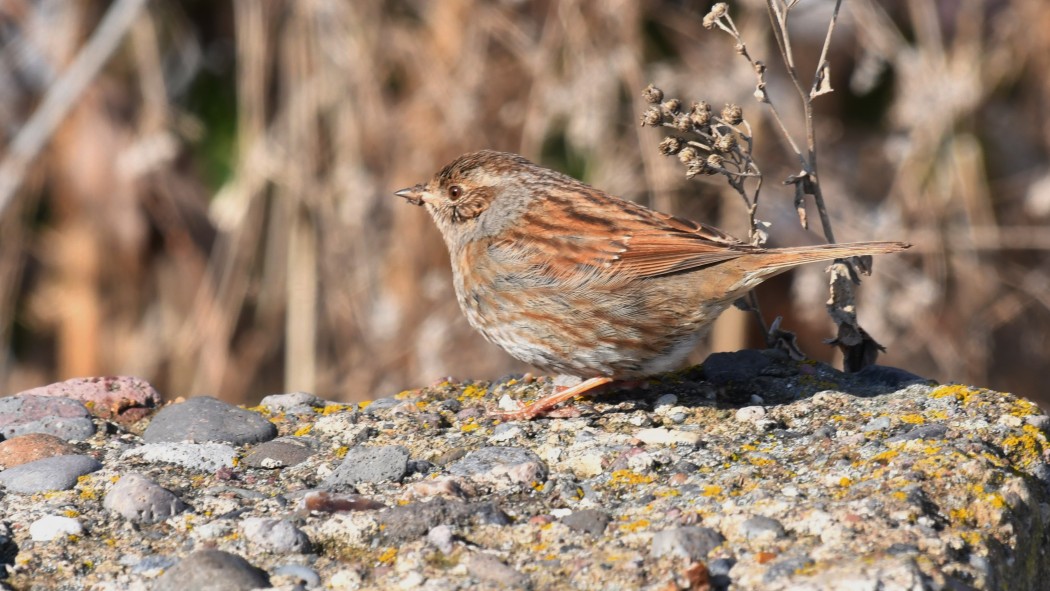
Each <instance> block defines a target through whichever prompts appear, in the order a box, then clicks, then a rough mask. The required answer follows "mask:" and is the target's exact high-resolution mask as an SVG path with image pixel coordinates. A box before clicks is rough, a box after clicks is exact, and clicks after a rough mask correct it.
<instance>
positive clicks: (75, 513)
mask: <svg viewBox="0 0 1050 591" xmlns="http://www.w3.org/2000/svg"><path fill="white" fill-rule="evenodd" d="M62 514H63V515H65V516H66V517H78V516H79V515H80V511H77V510H76V509H66V510H65V511H63V512H62Z"/></svg>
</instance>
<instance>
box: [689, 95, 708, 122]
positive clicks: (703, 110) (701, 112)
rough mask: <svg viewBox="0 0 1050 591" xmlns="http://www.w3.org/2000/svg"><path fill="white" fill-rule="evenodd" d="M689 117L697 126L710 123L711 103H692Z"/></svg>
mask: <svg viewBox="0 0 1050 591" xmlns="http://www.w3.org/2000/svg"><path fill="white" fill-rule="evenodd" d="M689 118H690V119H691V120H692V121H693V124H694V125H696V126H697V127H704V126H706V125H708V124H709V123H711V105H709V104H707V101H700V102H699V103H693V108H692V109H690V111H689Z"/></svg>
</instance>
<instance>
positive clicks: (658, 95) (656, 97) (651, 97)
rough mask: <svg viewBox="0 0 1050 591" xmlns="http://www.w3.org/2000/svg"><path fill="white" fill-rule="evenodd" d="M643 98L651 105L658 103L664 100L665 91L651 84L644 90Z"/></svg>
mask: <svg viewBox="0 0 1050 591" xmlns="http://www.w3.org/2000/svg"><path fill="white" fill-rule="evenodd" d="M642 98H643V99H645V102H647V103H649V104H650V105H658V104H660V101H662V100H664V91H662V90H660V89H659V88H657V87H655V86H653V85H652V84H650V85H649V86H646V87H645V90H643V91H642Z"/></svg>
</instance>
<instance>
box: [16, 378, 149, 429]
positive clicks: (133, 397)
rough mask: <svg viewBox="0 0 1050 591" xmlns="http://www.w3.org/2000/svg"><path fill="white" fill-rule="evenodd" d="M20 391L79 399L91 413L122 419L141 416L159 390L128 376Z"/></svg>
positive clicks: (124, 421) (87, 379) (79, 380)
mask: <svg viewBox="0 0 1050 591" xmlns="http://www.w3.org/2000/svg"><path fill="white" fill-rule="evenodd" d="M19 394H30V395H33V396H57V397H61V398H70V399H73V400H79V401H81V402H83V403H84V405H85V406H87V407H88V409H89V410H90V411H91V414H93V415H95V416H97V417H101V418H104V419H116V420H118V421H120V422H123V423H133V422H135V421H137V420H139V419H141V418H142V417H144V416H146V415H147V414H148V413H149V409H151V408H154V407H156V406H157V405H158V404H160V402H161V397H160V394H158V393H157V390H155V389H154V388H153V386H151V385H150V383H149V382H147V381H146V380H143V379H141V378H135V377H131V376H109V377H98V378H73V379H72V380H66V381H64V382H57V383H54V384H49V385H47V386H41V387H39V388H33V389H32V390H26V391H25V392H19Z"/></svg>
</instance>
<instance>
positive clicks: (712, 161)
mask: <svg viewBox="0 0 1050 591" xmlns="http://www.w3.org/2000/svg"><path fill="white" fill-rule="evenodd" d="M707 165H708V166H710V167H711V168H722V157H721V156H719V155H718V154H711V155H710V156H708V157H707ZM712 172H713V171H712Z"/></svg>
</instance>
